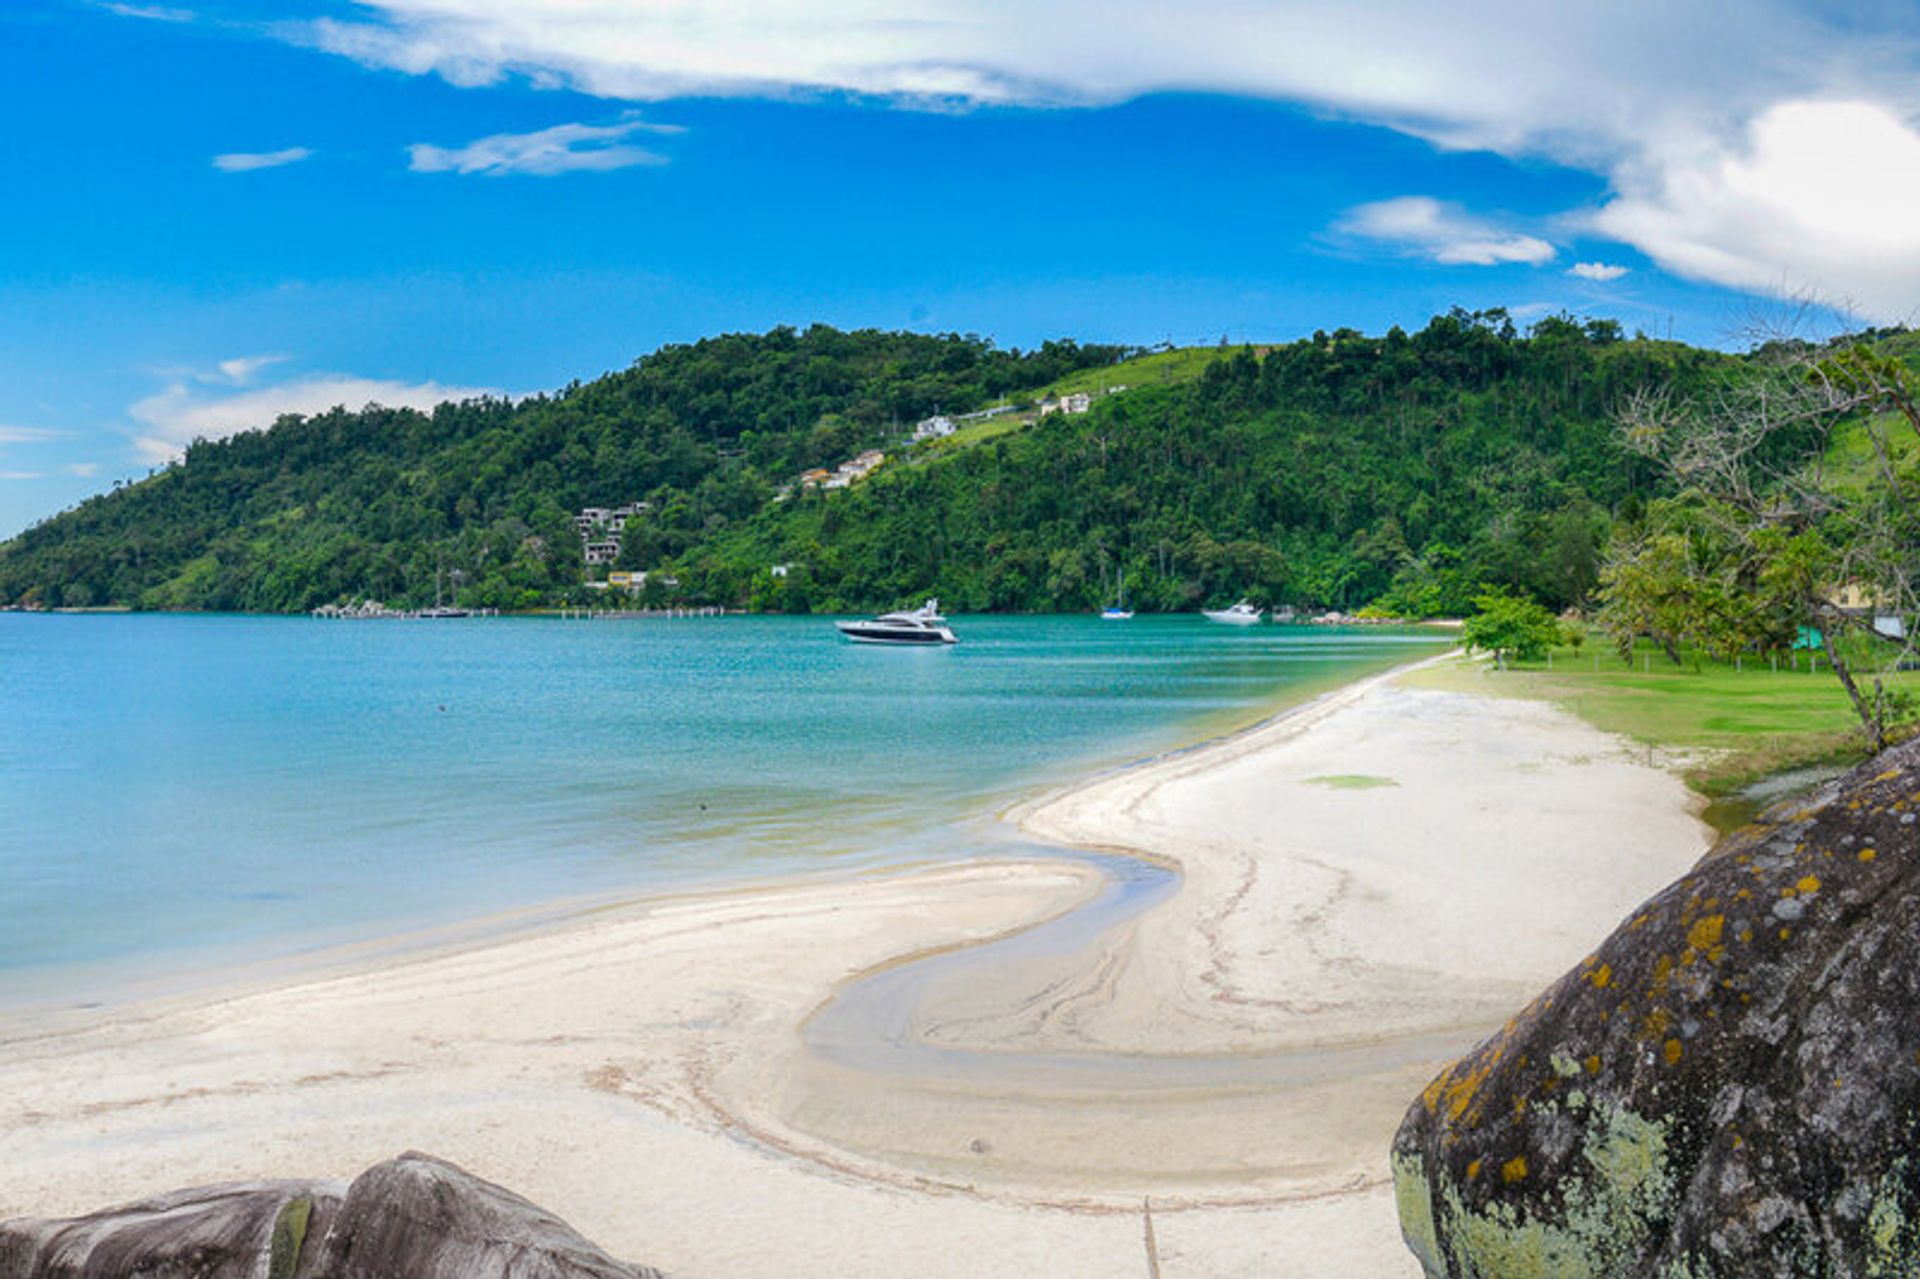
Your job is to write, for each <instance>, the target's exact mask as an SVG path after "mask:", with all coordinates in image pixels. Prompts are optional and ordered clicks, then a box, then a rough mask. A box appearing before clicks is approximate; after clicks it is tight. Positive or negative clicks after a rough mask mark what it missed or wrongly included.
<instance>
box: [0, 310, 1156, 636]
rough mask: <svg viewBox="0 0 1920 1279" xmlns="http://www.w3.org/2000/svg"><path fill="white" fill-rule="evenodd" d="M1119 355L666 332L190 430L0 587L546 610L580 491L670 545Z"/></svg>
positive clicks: (870, 338) (240, 604)
mask: <svg viewBox="0 0 1920 1279" xmlns="http://www.w3.org/2000/svg"><path fill="white" fill-rule="evenodd" d="M1126 353H1127V352H1126V351H1125V350H1124V349H1123V348H1120V347H1112V346H1079V345H1077V344H1075V343H1072V342H1049V343H1046V344H1045V345H1043V346H1041V347H1040V348H1039V349H1037V350H1034V351H1028V352H1019V351H1003V350H998V349H996V348H995V347H994V346H993V345H992V344H990V343H988V342H984V341H982V340H980V339H978V338H974V337H971V336H969V337H958V336H953V335H947V336H941V337H932V336H925V335H921V334H914V333H881V332H874V331H862V332H855V333H843V332H840V331H838V330H835V329H832V328H829V327H826V326H824V325H816V326H814V327H812V328H809V329H807V330H806V331H805V332H796V331H795V330H793V329H788V328H780V329H775V330H773V331H772V332H769V333H766V334H763V335H749V334H733V335H728V336H724V337H716V338H709V339H706V340H704V341H701V342H697V343H694V344H692V345H685V346H669V347H663V348H662V349H661V350H659V351H657V352H655V353H654V354H652V355H649V356H646V357H645V358H643V359H641V360H639V361H637V362H636V363H635V364H634V365H633V367H632V368H630V369H628V370H626V371H624V372H619V373H613V374H609V375H607V376H605V377H602V378H598V379H596V380H595V381H592V382H589V383H585V384H579V383H576V384H574V385H572V386H569V387H567V388H566V389H565V390H563V391H560V392H558V393H557V394H554V395H545V396H538V397H534V398H531V399H526V400H521V401H518V402H507V401H502V400H470V401H466V402H464V403H458V404H443V405H441V406H440V407H439V408H437V409H435V410H434V411H433V412H431V413H419V412H415V411H413V410H411V409H384V408H371V407H370V408H367V409H365V410H362V411H348V410H345V409H336V410H334V411H332V412H329V413H324V414H320V415H318V416H315V417H311V418H299V417H293V416H289V417H284V418H282V419H281V420H280V421H278V422H276V423H274V424H273V425H272V426H271V427H270V428H268V429H264V430H259V431H250V432H244V433H242V434H239V435H235V436H232V437H230V438H228V439H225V440H221V441H218V442H214V443H207V442H198V443H195V444H194V445H193V446H192V447H191V448H189V449H188V450H187V454H186V457H185V460H184V461H182V462H180V463H178V464H176V465H174V466H171V467H169V468H167V469H165V470H164V471H162V472H160V473H159V474H157V475H154V476H152V477H150V478H148V479H146V480H144V481H141V482H139V483H137V484H134V485H131V486H129V487H127V488H125V489H121V490H117V491H115V492H113V493H110V494H107V495H104V496H101V497H96V498H93V499H90V500H89V501H87V502H84V503H82V504H81V505H80V506H79V507H77V508H76V509H74V510H72V511H69V512H66V513H64V514H61V515H59V516H57V517H55V518H53V519H51V520H48V521H45V522H44V523H42V524H39V525H37V526H35V527H34V528H32V529H29V530H28V531H27V532H25V533H23V534H22V535H21V536H19V537H17V538H15V539H13V540H12V541H10V542H7V543H4V544H0V603H7V602H9V601H17V602H25V603H29V604H33V603H41V604H45V605H49V606H66V607H85V606H89V605H96V606H97V605H105V604H123V605H132V606H135V607H140V608H162V609H249V610H261V611H269V612H278V611H296V610H305V609H309V608H312V607H314V606H316V605H319V604H323V603H331V602H336V601H340V600H344V599H347V598H349V597H353V598H373V599H379V600H383V601H386V602H389V603H398V602H409V601H412V602H420V601H428V602H430V601H431V600H432V598H433V594H434V579H435V574H436V570H437V569H438V568H441V567H444V568H446V569H448V570H458V571H459V572H460V573H461V576H462V578H463V581H464V585H463V587H462V591H461V593H462V595H463V597H464V598H466V599H468V600H470V601H471V602H473V603H475V604H485V605H487V606H493V607H509V608H512V607H532V606H536V605H539V604H542V603H546V602H549V601H551V600H553V599H556V598H559V597H561V596H563V595H564V594H565V593H566V592H568V591H570V590H576V589H577V588H578V586H579V583H580V581H581V569H582V564H581V554H580V550H581V545H580V538H579V536H578V534H577V532H576V531H575V528H574V523H573V516H574V513H575V512H576V511H578V510H580V509H581V508H583V507H587V506H602V507H613V506H620V505H625V504H628V503H632V502H634V501H636V500H639V499H642V498H651V499H653V502H652V505H653V508H654V510H655V511H657V512H658V513H659V521H658V523H657V526H656V528H655V530H654V532H655V533H656V534H657V544H658V545H659V546H660V547H662V548H663V549H665V550H667V551H677V550H680V549H683V548H684V547H687V546H690V545H692V544H694V543H695V542H697V541H698V540H699V539H701V538H702V537H705V536H707V535H709V534H711V533H712V532H713V531H714V530H717V529H721V528H724V527H726V526H727V525H728V524H729V523H730V522H732V521H736V520H741V519H745V518H747V517H749V516H751V515H753V514H754V513H755V512H758V511H759V510H761V509H762V508H763V507H764V506H765V505H766V504H767V502H768V500H769V499H770V498H771V497H772V496H773V494H774V492H775V486H776V485H777V484H778V483H781V482H784V480H785V479H786V477H788V476H790V475H792V474H793V473H795V472H797V471H799V470H801V469H802V468H805V467H811V466H814V465H817V464H818V463H820V462H823V461H824V462H827V463H828V464H831V463H833V462H837V461H840V460H842V459H844V458H846V457H849V456H851V455H852V454H853V453H854V452H855V451H857V450H858V449H860V448H864V447H867V446H868V445H869V444H872V443H876V442H878V441H880V440H881V439H883V438H886V437H887V436H889V435H891V434H893V433H894V432H895V430H896V428H897V427H898V426H899V425H900V424H903V423H907V424H910V423H911V422H913V421H914V420H916V419H918V418H920V417H922V416H924V415H926V414H930V413H933V412H935V411H937V410H944V411H947V412H960V411H965V410H967V409H971V408H973V407H974V406H975V405H977V404H979V403H982V402H985V401H987V400H990V399H992V398H994V397H997V396H1002V395H1005V394H1008V393H1009V392H1012V391H1015V390H1017V389H1019V388H1023V387H1028V386H1033V385H1037V384H1044V383H1048V382H1051V381H1054V380H1056V379H1058V378H1060V377H1062V376H1065V375H1067V374H1070V373H1073V372H1075V371H1077V370H1080V369H1084V368H1090V367H1095V366H1099V365H1104V364H1110V363H1112V362H1114V361H1115V360H1117V359H1119V358H1121V357H1122V356H1123V355H1125V354H1126ZM264 425H265V424H263V426H264Z"/></svg>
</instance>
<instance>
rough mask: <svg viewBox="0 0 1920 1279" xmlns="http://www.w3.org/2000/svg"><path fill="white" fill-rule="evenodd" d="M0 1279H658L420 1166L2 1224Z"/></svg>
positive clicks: (392, 1163)
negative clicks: (348, 1179) (142, 1278)
mask: <svg viewBox="0 0 1920 1279" xmlns="http://www.w3.org/2000/svg"><path fill="white" fill-rule="evenodd" d="M0 1275H4V1276H6V1279H122V1277H123V1276H129V1275H146V1276H154V1277H155V1279H258V1277H259V1276H261V1275H264V1276H266V1279H660V1272H659V1271H657V1270H651V1269H648V1268H646V1267H643V1266H629V1265H623V1264H622V1263H620V1262H618V1261H615V1260H614V1259H613V1258H611V1257H609V1256H607V1254H605V1253H604V1252H602V1251H600V1250H599V1249H598V1248H596V1247H594V1246H593V1245H592V1244H590V1243H588V1242H587V1241H586V1240H585V1239H582V1238H581V1237H580V1236H579V1235H578V1234H576V1233H574V1231H573V1230H572V1229H571V1228H570V1227H569V1226H568V1225H567V1224H566V1223H565V1222H563V1221H561V1220H560V1219H559V1218H557V1217H555V1216H553V1215H552V1214H550V1213H547V1212H545V1211H543V1210H541V1209H540V1208H538V1207H536V1206H535V1205H534V1204H531V1203H529V1202H527V1201H526V1200H525V1199H522V1198H521V1197H520V1196H518V1195H516V1194H513V1193H511V1192H510V1191H507V1190H503V1189H501V1188H500V1187H499V1186H496V1185H493V1184H492V1183H491V1182H486V1181H482V1180H480V1179H479V1178H478V1177H475V1176H473V1175H472V1174H470V1173H467V1172H464V1171H462V1170H461V1169H459V1168H456V1167H455V1166H454V1165H452V1164H450V1163H447V1162H445V1161H444V1160H440V1159H435V1158H433V1157H432V1156H430V1155H422V1154H412V1153H409V1154H405V1155H402V1156H400V1158H398V1159H393V1160H389V1161H388V1162H386V1163H383V1164H379V1165H376V1166H375V1167H373V1168H370V1169H368V1170H367V1171H366V1172H364V1173H362V1174H361V1175H360V1176H359V1177H357V1178H355V1179H354V1182H353V1184H352V1185H351V1186H348V1187H345V1188H344V1189H343V1188H342V1187H341V1186H340V1185H339V1184H338V1183H336V1182H319V1181H312V1182H309V1181H266V1182H249V1183H245V1184H238V1185H226V1186H206V1187H201V1188H199V1189H194V1190H179V1191H174V1192H173V1193H171V1194H166V1195H161V1196H158V1197H156V1198H153V1199H146V1200H142V1201H141V1202H139V1203H134V1204H127V1205H125V1206H123V1207H119V1208H110V1209H107V1210H105V1211H102V1212H97V1213H94V1214H92V1215H90V1216H86V1217H75V1218H72V1219H69V1220H65V1221H36V1220H22V1221H10V1222H4V1223H0Z"/></svg>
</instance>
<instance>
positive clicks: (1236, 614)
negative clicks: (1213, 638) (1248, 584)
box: [1201, 600, 1260, 626]
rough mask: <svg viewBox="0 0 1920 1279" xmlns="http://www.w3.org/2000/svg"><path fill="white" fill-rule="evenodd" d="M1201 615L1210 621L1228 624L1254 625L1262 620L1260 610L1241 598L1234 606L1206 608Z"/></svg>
mask: <svg viewBox="0 0 1920 1279" xmlns="http://www.w3.org/2000/svg"><path fill="white" fill-rule="evenodd" d="M1201 616H1203V617H1205V618H1206V619H1207V620H1208V621H1209V622H1225V623H1226V624H1227V625H1228V626H1252V625H1253V624H1254V623H1255V622H1257V621H1259V620H1260V610H1259V609H1257V608H1255V607H1254V606H1253V605H1251V604H1249V603H1247V602H1246V601H1245V600H1241V601H1240V602H1239V603H1238V604H1235V605H1234V606H1233V607H1232V608H1210V609H1205V610H1203V611H1202V613H1201Z"/></svg>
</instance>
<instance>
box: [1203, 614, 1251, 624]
mask: <svg viewBox="0 0 1920 1279" xmlns="http://www.w3.org/2000/svg"><path fill="white" fill-rule="evenodd" d="M1203 616H1204V617H1205V618H1206V619H1207V620H1208V621H1209V622H1219V623H1220V624H1221V625H1222V626H1257V625H1259V623H1260V615H1259V614H1258V613H1206V614H1203Z"/></svg>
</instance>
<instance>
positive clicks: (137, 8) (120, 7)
mask: <svg viewBox="0 0 1920 1279" xmlns="http://www.w3.org/2000/svg"><path fill="white" fill-rule="evenodd" d="M100 7H101V8H102V9H105V10H106V11H107V12H108V13H117V14H119V15H120V16H121V17H123V18H145V19H147V20H148V21H149V22H192V21H193V16H194V15H193V11H192V10H191V9H170V8H167V7H166V6H165V5H158V4H119V3H115V0H100Z"/></svg>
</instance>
